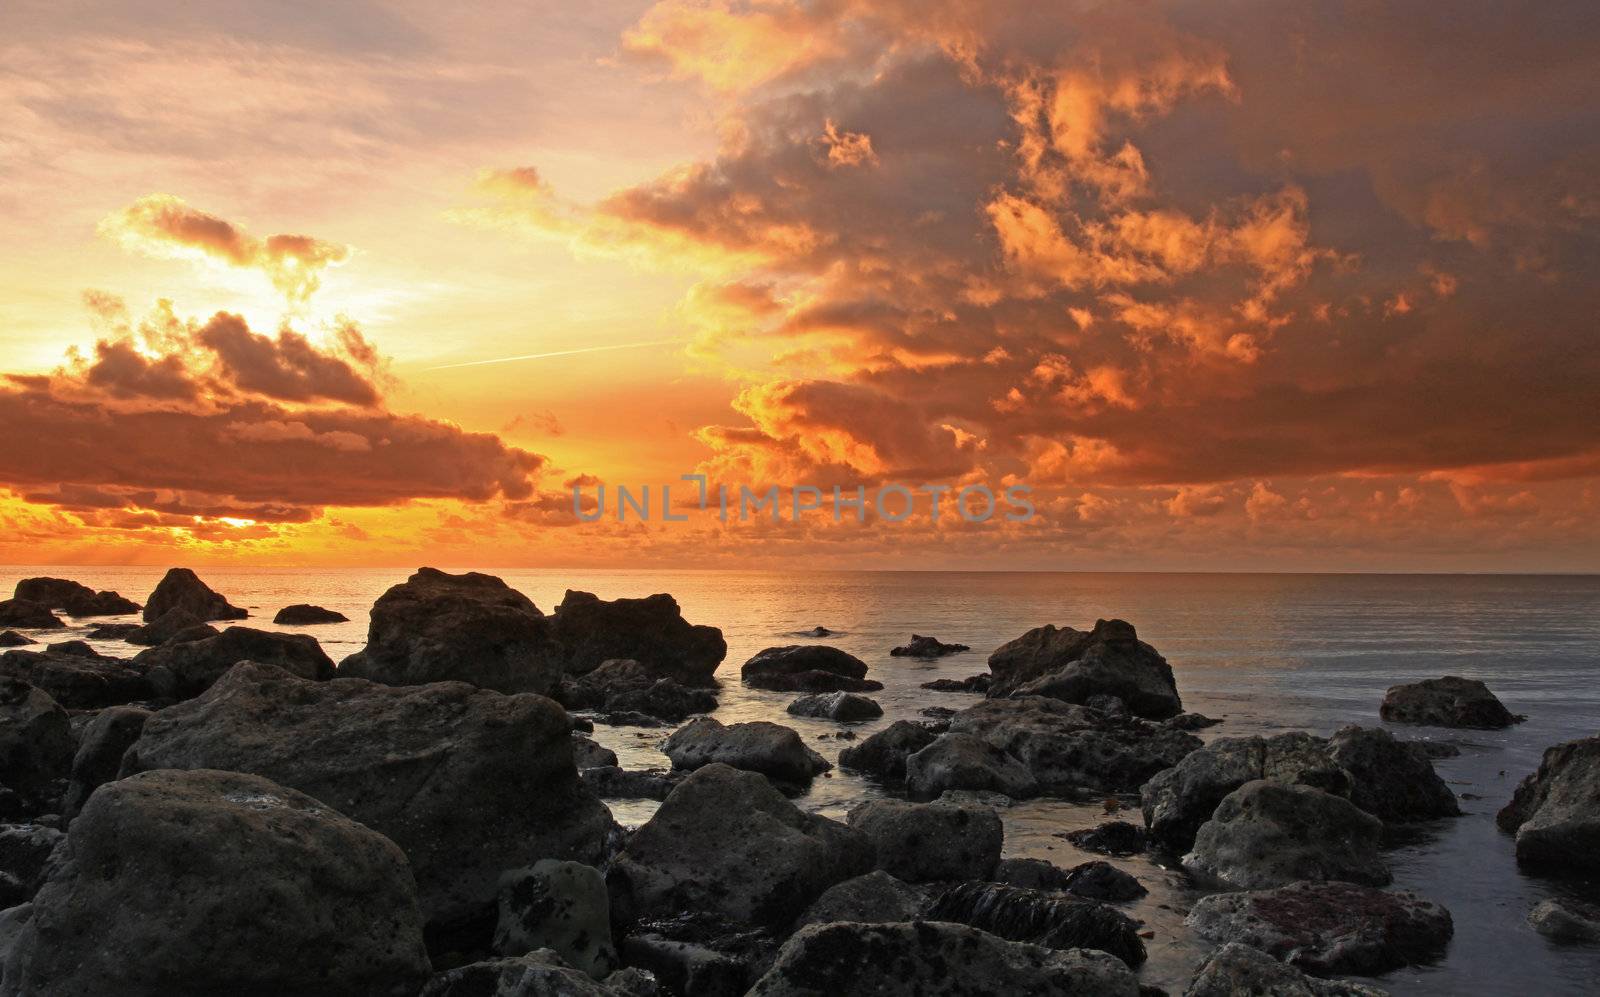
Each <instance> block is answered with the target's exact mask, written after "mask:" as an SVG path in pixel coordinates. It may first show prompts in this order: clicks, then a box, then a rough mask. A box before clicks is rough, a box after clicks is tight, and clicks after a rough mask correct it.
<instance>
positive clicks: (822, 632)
mask: <svg viewBox="0 0 1600 997" xmlns="http://www.w3.org/2000/svg"><path fill="white" fill-rule="evenodd" d="M789 636H791V637H836V636H838V631H836V630H829V629H828V628H827V627H823V626H816V627H812V628H811V629H810V630H796V631H795V632H794V633H792V634H790V635H789Z"/></svg>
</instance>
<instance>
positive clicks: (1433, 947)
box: [1186, 883, 1455, 976]
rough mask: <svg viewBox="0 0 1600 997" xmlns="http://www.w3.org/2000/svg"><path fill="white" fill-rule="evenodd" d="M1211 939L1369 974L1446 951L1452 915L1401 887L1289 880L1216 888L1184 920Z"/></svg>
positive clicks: (1320, 969)
mask: <svg viewBox="0 0 1600 997" xmlns="http://www.w3.org/2000/svg"><path fill="white" fill-rule="evenodd" d="M1186 923H1187V924H1188V925H1189V927H1191V928H1193V929H1194V930H1195V931H1196V932H1197V933H1198V934H1199V935H1200V936H1201V937H1203V938H1206V939H1209V940H1210V941H1213V942H1218V943H1221V942H1241V943H1243V944H1245V945H1249V946H1251V947H1252V948H1257V949H1260V950H1261V951H1263V952H1265V953H1267V954H1268V955H1270V956H1273V957H1274V958H1277V959H1282V960H1283V961H1284V962H1287V963H1289V964H1290V965H1293V966H1298V967H1299V968H1301V969H1303V970H1305V971H1306V972H1308V973H1316V974H1319V975H1324V974H1333V973H1356V974H1359V975H1363V976H1372V975H1376V974H1378V973H1386V972H1388V971H1389V970H1391V969H1399V968H1400V967H1401V966H1407V965H1413V964H1416V963H1425V962H1431V961H1433V960H1435V959H1437V958H1438V957H1439V956H1440V955H1442V954H1443V953H1444V949H1445V947H1446V946H1447V945H1448V944H1449V942H1450V937H1451V935H1452V934H1454V931H1455V927H1454V924H1453V923H1452V921H1451V919H1450V912H1449V911H1447V910H1445V909H1444V908H1443V907H1440V906H1439V905H1438V904H1435V903H1430V902H1428V901H1426V900H1422V899H1420V898H1418V897H1417V896H1416V895H1415V894H1412V893H1405V892H1400V891H1393V892H1391V891H1387V890H1377V889H1373V888H1372V887H1370V886H1357V885H1356V884H1354V883H1292V884H1290V885H1288V886H1284V887H1281V888H1279V889H1275V890H1264V891H1259V892H1255V893H1216V894H1212V895H1211V896H1209V897H1205V898H1204V899H1202V900H1201V901H1200V902H1199V903H1197V904H1195V906H1194V909H1193V910H1192V911H1191V912H1190V913H1189V917H1188V919H1187V922H1186Z"/></svg>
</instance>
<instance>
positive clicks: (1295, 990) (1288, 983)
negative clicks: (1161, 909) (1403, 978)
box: [1183, 942, 1388, 997]
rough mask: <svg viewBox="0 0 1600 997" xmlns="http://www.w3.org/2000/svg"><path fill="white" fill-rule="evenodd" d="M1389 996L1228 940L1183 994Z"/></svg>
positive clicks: (1191, 996)
mask: <svg viewBox="0 0 1600 997" xmlns="http://www.w3.org/2000/svg"><path fill="white" fill-rule="evenodd" d="M1255 994H1261V995H1270V997H1388V991H1386V990H1379V989H1378V988H1377V987H1369V986H1366V985H1365V984H1362V983H1352V982H1350V981H1349V980H1319V979H1317V978H1316V977H1314V976H1307V975H1306V974H1304V973H1302V972H1300V970H1298V969H1295V968H1294V967H1293V966H1289V965H1286V964H1284V963H1281V962H1279V961H1278V960H1276V959H1274V958H1272V956H1270V955H1267V954H1266V953H1265V952H1263V951H1261V950H1260V949H1254V948H1251V947H1250V946H1248V945H1241V944H1240V943H1238V942H1229V943H1228V944H1226V945H1224V946H1222V948H1220V949H1217V951H1216V952H1214V953H1212V955H1211V958H1210V959H1209V960H1207V961H1206V964H1205V965H1204V966H1202V967H1201V969H1200V972H1199V973H1198V974H1196V975H1195V978H1194V979H1193V980H1191V981H1190V982H1189V987H1188V989H1186V990H1184V992H1183V997H1250V995H1255Z"/></svg>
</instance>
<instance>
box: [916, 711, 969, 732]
mask: <svg viewBox="0 0 1600 997" xmlns="http://www.w3.org/2000/svg"><path fill="white" fill-rule="evenodd" d="M959 712H961V711H959V710H955V709H952V708H950V707H948V706H924V707H923V708H922V709H920V710H918V711H917V713H918V714H920V715H922V716H925V717H927V718H928V719H929V720H939V721H945V722H946V723H945V729H946V730H949V729H950V727H949V724H948V722H947V721H949V719H950V718H951V717H953V716H955V715H956V714H957V713H959Z"/></svg>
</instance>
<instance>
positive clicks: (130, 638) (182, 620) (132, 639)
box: [122, 606, 222, 647]
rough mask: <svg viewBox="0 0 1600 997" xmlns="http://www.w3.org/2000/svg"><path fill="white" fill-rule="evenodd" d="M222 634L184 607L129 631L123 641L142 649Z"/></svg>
mask: <svg viewBox="0 0 1600 997" xmlns="http://www.w3.org/2000/svg"><path fill="white" fill-rule="evenodd" d="M221 632H222V631H220V630H218V629H217V628H216V627H214V626H211V625H210V624H208V623H206V622H205V621H204V620H202V619H200V617H198V616H196V615H194V614H193V613H191V612H189V611H188V610H187V609H184V608H183V607H182V606H175V607H173V608H172V609H169V610H167V611H166V612H165V613H163V614H161V615H160V616H159V617H157V618H156V619H155V620H153V621H151V622H150V623H146V624H145V625H144V626H142V627H134V628H133V629H132V630H129V631H128V632H127V633H125V634H123V635H122V639H123V640H125V641H127V642H128V643H130V644H138V645H139V646H141V647H156V646H158V645H160V644H166V643H169V642H170V643H180V642H182V641H190V640H204V639H205V638H207V637H215V636H216V635H217V634H219V633H221Z"/></svg>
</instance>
